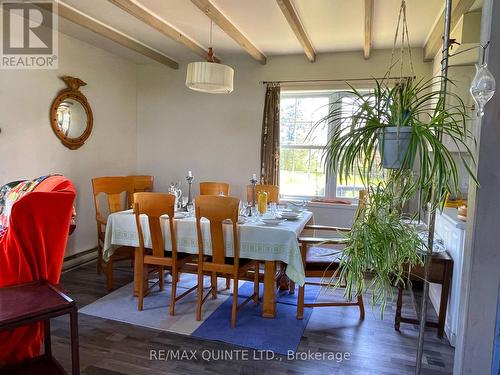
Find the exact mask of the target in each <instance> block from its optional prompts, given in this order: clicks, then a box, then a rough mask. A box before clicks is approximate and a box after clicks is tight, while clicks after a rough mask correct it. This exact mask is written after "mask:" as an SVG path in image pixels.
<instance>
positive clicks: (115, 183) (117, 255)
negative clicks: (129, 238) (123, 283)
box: [92, 176, 134, 290]
mask: <svg viewBox="0 0 500 375" xmlns="http://www.w3.org/2000/svg"><path fill="white" fill-rule="evenodd" d="M92 188H93V191H94V204H95V212H96V222H97V273H98V274H100V273H101V272H102V270H103V264H102V253H103V246H104V236H105V233H106V223H107V218H106V217H105V213H106V214H108V215H109V214H112V213H114V212H118V211H123V210H126V209H127V208H128V206H127V204H128V202H129V196H130V195H131V194H132V190H133V186H132V183H131V179H130V178H128V177H125V176H116V177H96V178H93V179H92ZM123 194H125V197H124V196H123ZM102 195H105V197H106V199H105V201H106V205H107V207H106V211H105V210H104V207H101V197H102ZM125 259H128V260H133V259H134V248H133V247H129V246H121V247H119V248H117V249H116V250H115V252H114V253H113V255H112V256H111V257H110V258H109V260H108V262H107V263H106V272H105V273H106V279H107V288H108V290H111V289H113V263H114V262H117V261H121V260H125Z"/></svg>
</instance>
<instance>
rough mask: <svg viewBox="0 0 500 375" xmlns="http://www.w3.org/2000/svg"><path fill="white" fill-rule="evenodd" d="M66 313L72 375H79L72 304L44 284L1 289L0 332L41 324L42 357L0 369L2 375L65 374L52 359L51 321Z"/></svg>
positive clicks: (74, 315)
mask: <svg viewBox="0 0 500 375" xmlns="http://www.w3.org/2000/svg"><path fill="white" fill-rule="evenodd" d="M65 314H69V316H70V325H71V360H72V374H73V375H78V374H80V363H79V353H78V312H77V307H76V304H75V301H73V300H72V299H71V298H69V297H68V296H67V295H65V294H64V293H62V292H61V291H60V290H59V289H57V288H56V287H55V286H53V285H51V284H49V283H48V282H46V281H36V282H32V283H27V284H20V285H14V286H10V287H5V288H0V332H1V331H6V330H12V329H14V328H18V327H20V326H24V325H27V324H31V323H36V322H40V321H43V322H44V325H45V340H44V347H45V352H44V354H42V355H40V356H38V357H35V358H32V359H29V360H26V361H23V362H21V363H16V364H13V365H9V366H7V367H3V368H2V369H0V372H1V373H2V374H16V375H20V374H44V375H48V374H65V373H66V372H65V371H64V369H63V368H62V366H61V365H60V364H59V363H58V362H57V361H56V359H55V358H54V357H53V356H52V349H51V338H50V319H51V318H55V317H57V316H61V315H65Z"/></svg>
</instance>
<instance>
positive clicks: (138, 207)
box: [134, 192, 177, 257]
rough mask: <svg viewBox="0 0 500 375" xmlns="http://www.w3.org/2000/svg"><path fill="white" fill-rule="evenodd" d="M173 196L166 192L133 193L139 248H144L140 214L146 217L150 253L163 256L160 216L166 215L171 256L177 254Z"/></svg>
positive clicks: (163, 242) (163, 245)
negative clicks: (149, 237) (149, 238)
mask: <svg viewBox="0 0 500 375" xmlns="http://www.w3.org/2000/svg"><path fill="white" fill-rule="evenodd" d="M174 207H175V196H174V195H171V194H167V193H151V192H144V193H135V194H134V214H135V222H136V225H137V234H138V236H139V248H140V249H142V250H144V248H145V243H144V228H143V227H142V223H141V215H146V216H147V218H148V224H149V232H150V235H151V249H152V255H153V256H155V257H164V256H165V241H164V239H163V233H162V230H161V222H160V216H162V215H168V221H169V227H170V238H171V241H172V257H174V256H175V255H176V254H177V243H176V239H175V230H174V211H175V208H174Z"/></svg>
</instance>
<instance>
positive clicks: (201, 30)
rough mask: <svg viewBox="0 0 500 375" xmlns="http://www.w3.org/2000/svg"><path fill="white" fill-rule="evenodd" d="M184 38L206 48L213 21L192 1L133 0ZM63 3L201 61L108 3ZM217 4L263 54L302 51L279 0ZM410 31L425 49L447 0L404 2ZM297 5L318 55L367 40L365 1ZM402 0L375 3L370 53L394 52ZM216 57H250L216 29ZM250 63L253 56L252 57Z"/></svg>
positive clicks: (84, 35)
mask: <svg viewBox="0 0 500 375" xmlns="http://www.w3.org/2000/svg"><path fill="white" fill-rule="evenodd" d="M135 1H136V2H137V3H138V4H140V5H141V6H143V7H144V8H146V9H148V10H149V11H151V12H153V13H154V14H155V15H156V16H157V17H159V18H161V19H163V20H164V21H166V22H167V23H169V24H170V25H171V26H173V27H174V28H176V29H178V30H179V31H181V32H182V33H183V34H184V35H187V36H189V37H190V38H192V39H194V40H195V41H197V42H198V43H199V44H200V45H202V46H203V47H207V46H208V35H209V28H210V20H209V18H208V17H207V16H206V15H205V14H204V13H203V12H201V11H200V10H199V9H198V8H197V7H196V6H195V5H193V4H192V3H191V1H190V0H135ZM63 2H64V3H66V4H68V5H70V6H72V7H74V8H76V9H78V10H80V11H82V12H83V13H85V14H87V15H89V16H91V17H93V18H95V19H96V20H98V21H101V22H103V23H105V24H107V25H109V26H111V27H113V28H115V29H117V30H119V31H121V32H123V33H125V34H127V35H128V36H130V37H133V38H134V39H136V40H138V41H140V42H142V43H144V44H146V45H147V46H149V47H152V48H154V49H156V50H158V51H159V52H161V53H163V54H165V55H167V56H169V57H171V58H173V59H174V60H177V61H186V60H198V59H199V57H198V56H197V55H195V54H194V53H193V52H191V51H190V50H189V49H188V48H187V47H185V46H183V45H182V44H180V43H177V42H175V41H173V40H171V39H169V38H168V37H166V36H165V35H163V34H161V33H160V32H158V31H156V30H155V29H153V28H151V27H149V26H148V25H146V24H145V23H143V22H142V21H140V20H137V19H136V18H134V17H133V16H131V15H129V14H128V13H126V12H125V11H123V10H121V9H120V8H118V7H116V6H115V5H113V4H111V3H110V2H108V1H107V0H63ZM212 2H213V4H214V5H215V6H216V7H217V8H218V9H219V10H220V11H221V12H222V13H223V14H224V15H225V16H226V17H227V18H228V19H229V20H230V21H231V22H232V23H233V24H234V25H235V26H236V27H237V28H238V29H239V30H240V31H241V32H242V33H243V34H244V35H245V36H246V37H247V38H248V39H249V40H250V41H251V42H252V43H253V44H254V45H255V46H256V47H257V48H258V49H260V50H261V51H262V52H263V53H264V54H265V55H267V56H273V55H282V54H300V53H303V49H302V47H301V45H300V44H299V42H298V40H297V38H296V37H295V35H294V34H293V32H292V30H291V28H290V26H289V25H288V23H287V21H286V19H285V17H284V16H283V14H282V13H281V10H280V8H279V6H278V5H277V3H276V0H212ZM406 3H407V13H408V29H409V35H410V42H411V44H412V46H415V47H421V46H423V44H424V43H425V41H426V38H427V36H428V34H429V32H430V30H431V28H432V26H433V24H434V23H435V21H436V19H437V17H438V16H439V13H440V11H441V10H442V8H443V4H444V0H424V1H423V0H406ZM293 4H294V6H295V8H296V10H297V13H298V15H299V17H300V19H301V21H302V23H303V25H304V28H305V30H306V32H307V34H308V35H309V37H310V40H311V42H312V45H313V47H314V48H315V49H316V51H317V52H318V53H325V52H335V51H352V50H362V49H363V41H364V10H363V4H364V0H293ZM399 5H400V0H375V1H374V15H373V17H374V18H373V37H372V40H373V45H372V48H374V49H377V48H390V47H391V46H392V41H393V37H394V30H395V27H396V23H397V19H398V12H399ZM60 28H61V31H62V32H64V33H67V34H69V35H72V36H74V37H77V38H79V39H83V40H85V41H87V42H89V43H92V44H95V45H97V46H99V47H103V48H106V49H110V48H112V49H113V48H114V50H113V52H115V53H118V54H120V55H122V56H125V57H130V58H132V59H134V60H135V61H138V62H141V61H143V60H144V59H143V58H141V57H139V56H137V54H135V53H131V52H125V51H121V50H120V49H122V47H118V46H115V47H110V45H109V43H113V42H106V41H105V40H104V38H101V37H98V36H96V35H95V34H93V33H92V32H89V31H85V30H83V29H82V28H80V27H77V26H75V25H71V24H70V23H69V22H61V25H60ZM213 45H214V50H215V53H216V54H217V55H218V56H220V57H221V58H224V55H225V54H238V53H241V54H245V53H246V52H245V51H244V50H243V49H242V48H241V47H240V46H239V45H238V44H237V43H236V42H235V41H233V40H232V39H231V38H230V37H229V36H227V35H226V34H225V33H224V32H223V31H222V30H220V29H219V28H218V27H217V26H214V37H213ZM248 58H249V59H251V57H250V56H249V57H248Z"/></svg>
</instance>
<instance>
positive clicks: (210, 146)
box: [138, 49, 432, 225]
mask: <svg viewBox="0 0 500 375" xmlns="http://www.w3.org/2000/svg"><path fill="white" fill-rule="evenodd" d="M390 58H391V57H390V51H389V50H383V51H373V54H372V56H371V57H370V59H369V60H365V59H364V58H363V54H362V53H361V52H347V53H335V54H327V55H320V56H318V60H317V62H315V63H310V62H308V61H307V59H306V57H305V56H304V55H295V56H282V57H271V58H269V59H268V63H267V64H266V65H260V64H258V63H256V62H254V61H252V59H251V58H250V57H248V56H244V57H240V58H233V59H226V60H225V61H224V62H225V63H226V64H228V65H231V66H233V67H234V69H235V82H234V92H233V93H231V94H230V95H211V94H204V93H198V92H194V91H191V90H189V89H187V88H186V87H185V85H184V80H185V74H186V64H181V66H180V69H179V70H178V71H174V70H171V69H168V68H164V67H161V66H153V65H144V66H140V67H139V68H138V69H139V74H138V169H139V170H140V171H141V173H147V174H152V175H154V176H155V178H156V180H155V181H156V187H157V188H161V189H165V188H166V187H167V186H168V184H169V183H170V182H172V181H182V183H183V185H184V186H185V179H184V176H185V175H186V173H187V171H188V170H192V171H193V173H194V175H195V179H196V181H195V182H196V190H197V189H198V185H197V183H198V182H200V181H203V180H220V181H227V182H229V183H230V184H231V189H232V192H231V194H232V195H235V196H238V197H240V198H243V197H244V194H243V192H244V186H245V185H246V184H247V183H248V180H249V179H250V177H251V175H252V173H257V174H258V172H259V163H260V137H261V126H262V111H263V101H264V93H265V87H264V85H263V84H261V83H260V81H265V80H287V79H288V80H295V79H344V78H370V77H382V76H383V75H384V74H385V72H386V69H387V66H388V65H389V62H390ZM413 58H414V64H415V73H416V74H417V76H430V75H431V74H432V63H423V58H422V50H421V49H415V50H414V51H413ZM405 73H406V74H409V72H405ZM306 88H307V87H306ZM351 211H352V210H351ZM338 224H339V225H341V223H338ZM344 225H348V222H345V223H344Z"/></svg>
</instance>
